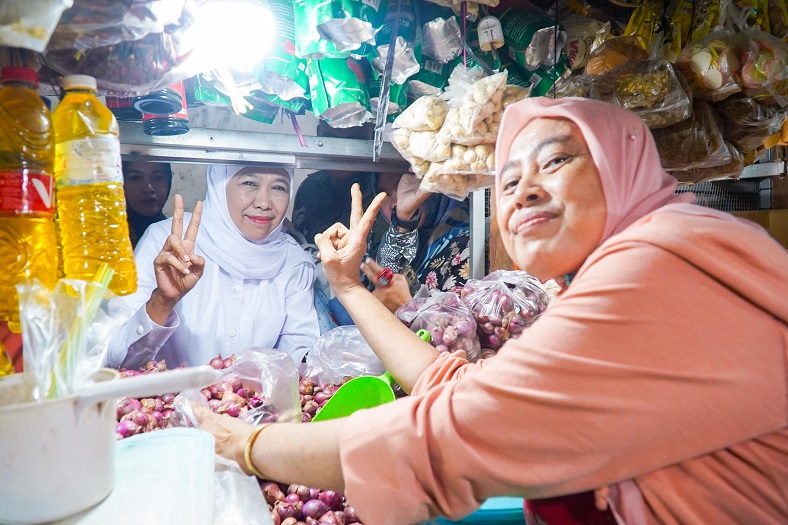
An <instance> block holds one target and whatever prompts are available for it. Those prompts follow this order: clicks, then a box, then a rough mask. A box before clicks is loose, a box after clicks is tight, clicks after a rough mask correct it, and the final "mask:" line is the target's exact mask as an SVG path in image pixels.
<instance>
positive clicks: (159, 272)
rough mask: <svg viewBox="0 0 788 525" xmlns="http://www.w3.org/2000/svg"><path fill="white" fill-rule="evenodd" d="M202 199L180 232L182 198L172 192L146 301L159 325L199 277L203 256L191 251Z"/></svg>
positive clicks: (149, 312)
mask: <svg viewBox="0 0 788 525" xmlns="http://www.w3.org/2000/svg"><path fill="white" fill-rule="evenodd" d="M201 216H202V202H200V201H197V204H196V205H195V207H194V211H193V212H192V216H191V219H190V220H189V226H188V227H187V228H186V235H185V236H184V235H183V198H182V197H181V196H180V195H175V200H174V207H173V214H172V230H171V233H170V235H169V236H168V237H167V239H166V240H165V241H164V246H163V247H162V249H161V251H160V252H159V254H158V255H157V256H156V258H155V259H154V260H153V271H154V274H155V275H156V289H154V290H153V292H152V293H151V298H150V300H149V301H148V304H147V311H148V315H149V316H150V318H151V320H152V321H153V322H155V323H157V324H159V325H164V323H166V321H167V317H169V315H170V312H171V311H172V309H173V308H175V305H176V304H178V301H180V300H181V299H182V298H183V296H184V295H186V294H187V293H189V291H190V290H191V289H192V288H194V286H195V285H196V284H197V281H199V280H200V277H202V273H203V270H204V269H205V259H203V258H202V257H200V256H199V255H196V254H195V253H194V246H195V239H196V238H197V232H198V231H199V228H200V218H201Z"/></svg>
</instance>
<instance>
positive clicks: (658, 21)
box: [622, 3, 664, 48]
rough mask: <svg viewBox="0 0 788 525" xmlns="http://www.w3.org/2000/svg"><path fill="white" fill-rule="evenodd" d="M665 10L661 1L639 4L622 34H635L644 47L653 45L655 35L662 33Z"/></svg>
mask: <svg viewBox="0 0 788 525" xmlns="http://www.w3.org/2000/svg"><path fill="white" fill-rule="evenodd" d="M663 11H664V10H663V8H662V4H661V3H644V4H641V5H639V6H638V7H636V8H635V10H634V11H632V15H631V16H630V17H629V22H628V23H627V27H626V29H624V34H623V35H622V36H625V37H627V36H633V37H635V38H637V39H638V40H639V41H640V42H641V44H642V45H643V47H645V48H649V47H651V44H652V40H653V39H654V36H655V35H658V34H659V35H661V34H662V15H663Z"/></svg>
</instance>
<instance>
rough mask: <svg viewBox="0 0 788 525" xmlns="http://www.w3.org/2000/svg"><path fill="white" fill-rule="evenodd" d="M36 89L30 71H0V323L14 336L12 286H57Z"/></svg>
mask: <svg viewBox="0 0 788 525" xmlns="http://www.w3.org/2000/svg"><path fill="white" fill-rule="evenodd" d="M36 89H38V75H37V74H36V72H35V71H33V70H32V69H28V68H24V67H4V68H3V69H2V71H0V321H8V326H9V328H10V329H11V330H13V331H15V332H19V331H20V325H19V301H18V299H17V291H16V288H15V287H16V285H17V284H22V283H24V282H25V281H27V280H28V279H38V280H39V281H40V282H41V283H42V284H44V285H45V286H47V287H48V288H50V289H52V288H54V286H55V282H56V281H57V265H58V263H57V257H58V253H57V240H56V237H55V209H54V205H55V202H54V197H55V192H54V179H53V173H54V172H53V168H54V160H55V134H54V131H53V129H52V120H51V117H50V114H49V109H48V108H47V106H46V105H45V104H44V101H43V100H42V99H41V97H40V96H39V95H38V93H36ZM2 355H3V352H2V351H0V361H2ZM3 367H5V365H4V364H3V363H2V362H0V368H3ZM1 373H2V372H1V371H0V374H1Z"/></svg>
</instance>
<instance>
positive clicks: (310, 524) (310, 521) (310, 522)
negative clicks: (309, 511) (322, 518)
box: [304, 517, 320, 525]
mask: <svg viewBox="0 0 788 525" xmlns="http://www.w3.org/2000/svg"><path fill="white" fill-rule="evenodd" d="M318 523H320V522H319V521H317V520H316V519H315V518H310V517H306V518H304V524H305V525H317V524H318Z"/></svg>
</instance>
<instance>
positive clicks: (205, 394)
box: [200, 388, 213, 401]
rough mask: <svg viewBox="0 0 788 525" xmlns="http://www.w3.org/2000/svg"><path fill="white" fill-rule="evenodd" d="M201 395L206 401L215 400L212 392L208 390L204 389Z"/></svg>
mask: <svg viewBox="0 0 788 525" xmlns="http://www.w3.org/2000/svg"><path fill="white" fill-rule="evenodd" d="M200 394H202V397H204V398H205V399H206V401H207V400H210V399H213V394H211V391H210V390H208V389H207V388H206V389H203V390H200Z"/></svg>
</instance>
